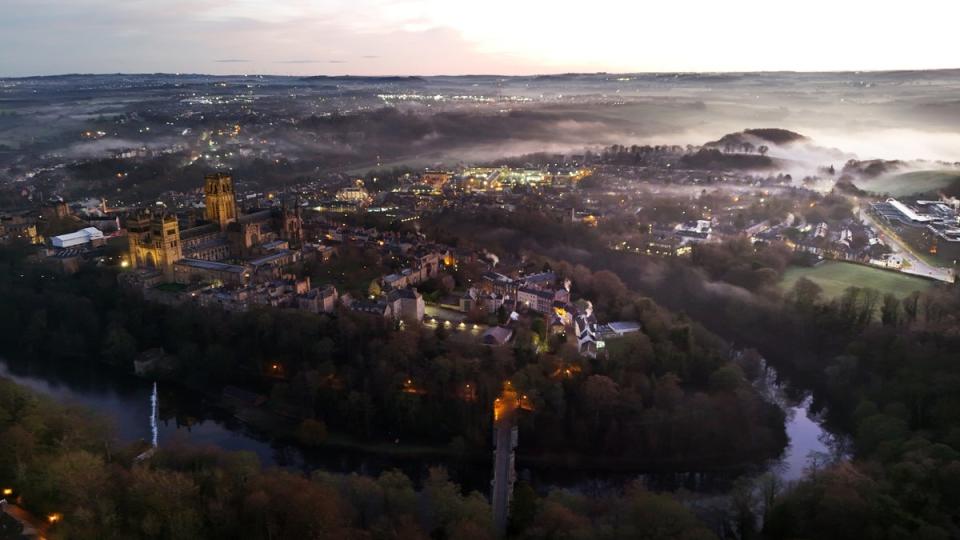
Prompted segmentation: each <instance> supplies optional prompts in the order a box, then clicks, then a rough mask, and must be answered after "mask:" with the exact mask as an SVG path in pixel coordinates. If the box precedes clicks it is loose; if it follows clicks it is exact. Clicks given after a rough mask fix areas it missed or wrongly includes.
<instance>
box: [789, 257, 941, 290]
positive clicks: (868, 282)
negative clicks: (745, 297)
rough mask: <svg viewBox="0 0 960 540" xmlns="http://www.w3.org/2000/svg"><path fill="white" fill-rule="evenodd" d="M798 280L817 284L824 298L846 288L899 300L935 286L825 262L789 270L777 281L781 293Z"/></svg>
mask: <svg viewBox="0 0 960 540" xmlns="http://www.w3.org/2000/svg"><path fill="white" fill-rule="evenodd" d="M801 277H805V278H807V279H809V280H811V281H813V282H814V283H816V284H817V285H819V286H820V287H821V288H822V289H823V294H824V296H825V297H827V298H836V297H838V296H840V295H841V294H843V291H845V290H846V289H847V288H848V287H865V288H870V289H876V290H878V291H880V292H881V293H882V294H887V293H893V294H894V295H896V296H897V297H900V298H902V297H904V296H907V295H909V294H910V293H912V292H914V291H924V290H926V289H928V288H930V287H931V286H932V285H933V283H934V282H932V281H929V280H926V279H923V278H919V277H914V276H908V275H906V274H900V273H897V272H893V271H890V270H881V269H879V268H870V267H868V266H861V265H859V264H851V263H845V262H837V261H826V262H824V263H822V264H820V265H817V266H814V267H806V266H793V267H790V268H788V269H787V271H786V272H785V273H784V275H783V279H782V280H781V281H780V288H781V289H782V290H783V291H789V290H790V289H791V288H793V285H794V283H796V282H797V280H798V279H800V278H801Z"/></svg>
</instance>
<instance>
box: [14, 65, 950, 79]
mask: <svg viewBox="0 0 960 540" xmlns="http://www.w3.org/2000/svg"><path fill="white" fill-rule="evenodd" d="M951 71H960V65H958V66H956V67H943V68H919V69H910V68H904V69H836V70H791V69H768V70H753V71H567V72H560V71H557V72H530V73H517V74H505V73H461V74H452V73H430V74H424V73H384V74H380V75H359V74H352V73H316V74H292V73H255V72H250V73H239V72H237V73H206V72H200V71H197V72H173V71H155V72H148V71H144V72H135V71H129V72H126V71H101V72H63V73H46V74H34V75H16V76H7V75H0V79H4V80H8V79H40V78H54V77H108V76H125V77H131V76H138V77H146V76H170V77H188V76H202V77H223V78H228V77H290V78H298V79H304V78H329V79H344V78H353V79H387V78H402V79H416V78H441V77H450V78H456V77H461V78H465V77H504V78H524V77H575V76H587V75H592V76H601V75H616V76H632V75H638V76H646V75H775V74H788V75H820V74H823V75H841V74H848V73H849V74H883V73H936V72H951Z"/></svg>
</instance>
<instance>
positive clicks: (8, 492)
mask: <svg viewBox="0 0 960 540" xmlns="http://www.w3.org/2000/svg"><path fill="white" fill-rule="evenodd" d="M3 495H4V496H10V495H13V488H3Z"/></svg>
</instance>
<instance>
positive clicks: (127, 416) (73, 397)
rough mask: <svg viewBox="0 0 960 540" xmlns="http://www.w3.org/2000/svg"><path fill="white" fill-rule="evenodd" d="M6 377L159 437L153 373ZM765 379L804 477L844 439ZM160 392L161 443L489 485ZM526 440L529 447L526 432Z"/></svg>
mask: <svg viewBox="0 0 960 540" xmlns="http://www.w3.org/2000/svg"><path fill="white" fill-rule="evenodd" d="M0 377H7V378H9V379H11V380H13V381H14V382H16V383H18V384H20V385H22V386H25V387H28V388H30V389H32V390H34V391H36V392H38V393H40V394H43V395H46V396H49V397H51V398H53V399H54V400H56V401H58V402H61V403H68V404H76V405H81V406H84V407H87V408H89V409H92V410H93V411H95V412H96V413H98V414H101V415H104V416H106V417H108V418H109V419H111V420H112V421H113V423H114V425H115V428H116V434H117V437H118V438H119V439H120V442H123V443H130V442H136V441H141V440H142V441H149V440H150V438H151V431H150V395H151V391H152V383H151V382H149V381H146V380H143V379H140V378H137V377H134V376H133V375H128V374H125V373H121V372H118V371H116V370H112V369H110V368H108V367H105V366H104V367H103V368H102V369H89V366H86V365H78V366H76V368H74V369H65V368H63V367H62V366H58V367H53V366H49V365H46V364H44V363H40V362H19V361H18V362H12V361H8V360H6V359H3V358H2V357H0ZM757 386H758V388H759V389H760V391H761V392H763V393H765V395H766V396H767V398H768V399H770V400H772V401H774V402H776V403H778V404H779V405H780V406H781V407H782V408H784V410H785V411H786V413H787V425H786V430H787V434H788V436H789V438H790V443H789V446H788V447H787V449H786V450H785V452H784V454H783V456H782V457H781V458H780V459H779V460H776V461H775V462H773V463H770V464H767V467H768V468H769V469H771V470H775V471H776V472H777V473H778V474H779V476H780V477H781V478H782V479H784V480H788V481H789V480H796V479H798V478H800V476H801V475H802V474H803V471H804V470H805V468H806V466H807V462H808V457H809V456H810V455H814V454H816V455H828V454H831V453H832V452H833V453H835V450H834V447H835V446H836V445H835V444H832V442H831V441H833V440H835V438H834V437H833V436H832V435H831V434H830V433H829V432H827V431H826V430H825V429H824V428H823V426H822V424H821V422H820V421H819V420H818V419H817V418H816V417H815V416H814V415H812V414H811V412H810V403H811V400H810V398H809V397H801V398H800V399H796V398H794V399H793V400H792V401H791V399H789V398H788V397H787V396H786V394H785V392H783V391H782V389H781V388H780V386H779V384H778V382H777V380H776V376H775V373H774V372H773V370H772V369H767V370H766V376H765V377H764V378H763V379H762V380H761V382H759V383H757ZM159 396H160V421H159V424H158V428H159V440H160V445H161V446H163V445H168V444H172V443H176V442H177V441H184V442H190V443H192V444H199V445H215V446H218V447H221V448H224V449H226V450H232V451H241V450H242V451H248V452H252V453H254V454H256V455H257V456H258V457H259V459H260V462H261V463H263V464H264V465H276V466H280V467H289V468H297V469H303V470H314V469H323V470H327V471H331V472H342V473H349V472H356V473H358V474H372V475H376V474H379V473H380V472H381V471H383V470H386V469H393V468H398V469H400V470H402V471H404V472H405V473H406V474H407V475H409V476H410V477H411V478H414V479H417V478H423V477H424V476H425V473H426V472H427V469H428V468H429V467H432V466H436V465H442V466H445V467H447V468H448V470H450V472H451V476H452V477H453V478H454V479H455V480H457V481H459V482H460V483H461V484H462V485H463V486H464V487H465V488H467V489H475V490H479V491H481V492H484V493H486V492H487V491H488V490H489V482H490V476H489V475H490V466H489V464H485V463H484V464H468V465H463V464H461V463H449V462H446V460H444V459H442V458H430V459H424V458H419V457H416V458H397V457H393V456H382V455H375V454H367V453H361V452H357V451H351V450H330V449H322V450H314V449H303V448H300V447H298V446H296V445H293V444H289V443H282V442H277V441H272V440H270V439H269V438H267V437H265V436H263V434H261V433H258V432H256V431H255V430H252V429H250V428H248V427H247V426H246V425H244V424H243V423H242V422H240V421H238V420H237V419H236V418H234V417H233V416H232V415H230V414H228V413H226V412H225V411H222V410H220V409H219V408H215V407H211V406H209V405H208V404H205V403H203V402H202V400H199V399H197V398H196V397H195V396H192V395H191V394H190V393H188V392H185V391H181V390H179V389H177V388H173V387H170V386H169V385H167V386H166V387H164V385H162V384H161V385H160V393H159ZM520 440H521V448H522V441H523V436H522V434H521V437H520ZM518 472H519V474H520V477H521V478H526V479H529V480H531V481H532V482H533V483H534V484H535V485H538V486H540V487H541V488H544V487H553V486H560V487H575V488H584V487H585V486H586V489H602V488H603V487H604V486H610V485H611V484H622V483H624V481H626V480H628V478H626V477H625V475H624V474H622V473H618V474H608V475H594V474H589V473H584V474H571V473H570V471H557V470H550V469H542V468H538V469H536V470H530V469H526V468H524V466H523V464H522V463H521V465H520V467H519V471H518ZM633 477H636V475H633ZM643 478H644V479H645V480H646V481H647V483H648V484H652V486H651V487H654V488H656V489H671V488H676V487H681V486H682V487H684V488H686V489H690V490H695V491H720V490H723V486H724V485H726V484H727V483H728V480H729V478H721V479H719V481H717V479H716V478H714V477H713V476H712V475H703V474H698V473H686V474H671V475H666V477H664V476H662V475H658V476H656V477H654V476H652V475H644V476H643Z"/></svg>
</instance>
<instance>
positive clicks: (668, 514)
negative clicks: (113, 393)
mask: <svg viewBox="0 0 960 540" xmlns="http://www.w3.org/2000/svg"><path fill="white" fill-rule="evenodd" d="M0 441H2V442H3V445H2V446H3V449H4V451H3V452H2V453H0V485H2V486H4V487H10V488H11V489H13V490H14V495H13V496H11V497H9V498H10V499H11V500H15V501H17V502H19V503H20V504H21V505H22V506H24V507H25V508H27V509H28V510H30V511H32V512H33V513H34V514H36V515H39V516H47V515H53V514H58V515H59V520H58V521H57V523H55V524H54V525H52V526H51V529H50V531H49V533H50V534H49V536H50V537H52V538H78V539H112V538H117V539H120V538H122V539H136V538H145V539H146V538H166V539H184V540H186V539H196V538H224V539H227V538H230V539H235V538H249V539H260V538H263V539H284V538H297V539H316V538H330V539H351V538H357V539H428V538H440V539H445V538H449V539H461V538H462V539H470V540H473V539H476V540H482V539H492V538H495V535H494V531H493V530H492V517H491V513H490V506H489V504H488V503H487V501H486V498H485V497H484V496H483V495H481V494H479V493H476V492H474V493H470V494H467V495H464V494H463V493H462V491H461V489H460V486H458V485H457V484H455V483H453V482H451V481H450V480H449V478H448V477H447V475H446V472H445V471H443V470H442V469H431V470H430V472H429V474H428V475H427V476H426V477H425V478H423V479H418V480H420V486H419V487H417V486H416V485H415V483H414V482H413V481H411V479H410V478H408V477H406V476H405V475H403V474H402V473H400V472H396V471H387V472H384V473H382V474H380V475H379V476H377V477H371V476H359V475H356V474H352V475H339V474H329V473H325V472H321V471H317V472H314V473H313V474H312V475H305V474H303V473H300V472H293V471H285V470H279V469H268V470H264V469H262V468H261V467H260V465H259V463H258V462H257V459H256V457H255V456H254V455H253V454H249V453H244V452H236V453H230V452H225V451H222V450H219V449H216V448H198V447H191V446H176V445H174V446H170V447H164V448H162V449H161V450H159V451H158V452H157V453H155V454H154V455H153V457H151V458H150V459H148V460H146V461H143V462H136V461H135V460H134V459H133V458H134V455H135V454H136V452H137V451H138V450H139V449H137V448H133V447H125V446H118V445H117V444H116V443H115V442H114V439H113V437H112V436H111V433H110V430H109V429H106V428H105V427H103V425H102V422H100V421H99V419H97V418H96V417H93V416H91V415H90V414H89V413H87V412H85V411H82V410H76V409H70V408H66V407H63V406H60V405H57V404H54V403H52V402H50V401H47V400H46V399H44V398H40V397H38V396H36V395H34V394H32V393H30V392H29V391H27V390H26V389H24V388H22V387H19V386H17V385H15V384H14V383H12V382H11V381H9V380H7V379H2V378H0ZM519 498H520V499H521V500H524V501H526V502H525V504H524V505H523V506H522V507H519V508H518V507H516V506H515V509H516V514H517V515H518V516H523V519H522V521H516V520H515V522H514V523H513V525H512V527H511V531H510V536H511V537H516V538H531V539H536V538H585V539H589V538H685V539H695V538H711V537H712V535H711V534H710V532H709V531H708V530H707V529H706V528H705V526H704V525H703V523H701V522H700V521H698V520H697V519H696V518H695V517H694V516H693V514H691V513H690V512H689V511H688V510H687V509H685V508H684V507H683V506H681V505H680V504H679V503H677V502H676V501H674V500H673V499H671V498H670V497H668V496H664V495H656V494H652V493H649V492H647V491H645V490H643V489H642V488H640V487H631V488H630V489H628V490H627V491H626V492H625V493H624V494H623V495H622V496H620V495H614V494H611V495H609V496H606V497H604V498H602V499H595V498H588V497H584V496H582V495H576V494H572V493H567V492H555V493H551V494H550V495H549V496H547V497H540V496H538V495H536V494H535V493H533V492H532V490H529V489H528V490H522V493H520V494H519ZM517 508H518V509H517Z"/></svg>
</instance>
